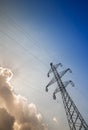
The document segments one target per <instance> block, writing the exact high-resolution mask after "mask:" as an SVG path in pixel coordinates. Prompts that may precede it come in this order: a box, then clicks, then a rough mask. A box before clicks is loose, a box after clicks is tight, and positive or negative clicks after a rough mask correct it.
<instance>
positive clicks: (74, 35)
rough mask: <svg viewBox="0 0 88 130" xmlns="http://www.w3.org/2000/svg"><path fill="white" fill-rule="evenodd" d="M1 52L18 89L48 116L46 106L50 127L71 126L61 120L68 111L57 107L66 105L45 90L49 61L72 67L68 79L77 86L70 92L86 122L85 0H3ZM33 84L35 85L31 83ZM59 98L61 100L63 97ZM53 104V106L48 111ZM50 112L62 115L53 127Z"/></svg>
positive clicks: (87, 14) (87, 50)
mask: <svg viewBox="0 0 88 130" xmlns="http://www.w3.org/2000/svg"><path fill="white" fill-rule="evenodd" d="M0 51H1V56H0V58H1V60H0V62H1V64H3V66H5V67H11V69H12V70H14V73H15V75H16V76H15V78H14V81H13V84H14V86H15V89H16V91H17V92H19V93H21V94H22V95H23V96H26V97H27V98H28V99H29V101H30V100H31V101H33V102H34V103H35V104H36V105H37V107H38V109H39V110H40V111H41V112H42V113H43V114H44V116H45V115H46V111H47V113H48V114H47V116H46V117H45V119H46V120H47V122H48V123H49V124H50V127H51V128H52V130H53V129H54V130H57V129H58V128H59V129H63V130H64V128H66V130H68V125H67V124H66V126H65V125H63V124H65V122H66V117H65V113H64V114H60V115H59V111H60V112H61V113H63V112H62V111H64V109H63V110H62V109H61V108H62V107H63V105H60V106H59V104H58V103H56V102H54V101H53V100H52V97H51V94H52V93H51V92H50V95H48V94H46V93H45V92H44V90H45V85H46V84H47V83H48V82H49V79H48V78H47V77H46V74H47V72H48V70H49V69H50V66H49V63H50V62H54V63H58V62H62V63H63V64H64V66H65V67H70V68H71V69H72V71H73V74H72V75H69V77H67V78H70V79H72V80H73V81H74V82H75V85H76V87H75V88H68V91H69V93H70V94H71V96H72V98H73V99H74V101H75V102H76V103H77V104H78V108H79V109H80V111H81V113H82V114H83V116H84V117H85V119H86V120H87V122H88V116H86V114H88V113H87V112H88V103H87V98H88V2H87V0H84V1H83V0H74V1H71V0H62V1H61V0H44V1H43V0H25V1H23V0H13V1H11V0H7V1H5V0H3V1H0ZM8 57H9V58H8ZM19 59H20V61H19ZM23 73H24V75H23ZM37 75H38V76H37ZM28 77H30V79H29V78H28ZM22 81H23V83H22ZM29 84H30V86H32V87H30V88H29V87H28V85H29ZM17 86H19V87H17ZM25 86H27V87H25ZM41 86H42V87H41ZM54 87H55V85H54ZM29 91H30V92H29ZM31 93H33V94H31ZM41 93H42V94H41ZM38 95H39V97H40V98H38ZM42 95H44V97H42ZM59 96H60V95H59ZM40 99H41V101H40ZM58 99H59V98H58ZM80 100H81V102H80ZM42 101H43V103H42ZM49 102H50V104H49ZM59 103H60V104H62V100H60V101H59ZM48 105H50V107H49V106H48ZM51 107H52V110H51V111H50V110H47V109H48V108H51ZM84 110H85V111H84ZM54 111H55V113H54ZM49 114H51V118H52V117H53V116H54V115H56V116H57V115H58V117H57V118H58V120H62V122H61V121H60V124H58V125H57V124H55V126H54V128H53V127H52V126H53V125H52V120H51V119H49V116H48V115H49ZM64 118H65V119H64ZM63 122H64V123H63ZM66 123H67V122H66ZM51 128H50V129H51Z"/></svg>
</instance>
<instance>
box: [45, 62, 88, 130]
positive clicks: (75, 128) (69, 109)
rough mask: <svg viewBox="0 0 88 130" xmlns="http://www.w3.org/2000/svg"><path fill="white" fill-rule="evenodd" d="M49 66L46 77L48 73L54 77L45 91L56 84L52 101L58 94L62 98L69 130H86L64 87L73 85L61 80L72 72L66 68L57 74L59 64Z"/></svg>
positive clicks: (85, 124) (87, 126) (86, 127)
mask: <svg viewBox="0 0 88 130" xmlns="http://www.w3.org/2000/svg"><path fill="white" fill-rule="evenodd" d="M50 66H51V69H50V70H49V72H48V74H47V76H48V77H49V75H50V73H53V74H54V77H53V78H52V80H51V81H50V82H49V83H48V85H47V86H46V91H48V87H49V86H50V85H51V84H53V83H55V82H57V88H56V89H55V91H54V92H53V99H56V94H57V93H58V92H61V96H62V100H63V104H64V108H65V112H66V115H67V120H68V124H69V127H70V130H88V125H87V123H86V122H85V120H84V119H83V117H82V115H81V113H80V112H79V110H78V108H77V107H76V105H75V104H74V102H73V100H72V99H71V97H70V95H69V93H68V92H67V90H66V87H67V86H68V85H69V84H71V85H72V86H74V83H73V82H72V81H71V80H69V81H64V82H63V81H62V79H61V78H62V77H63V76H64V75H65V73H66V72H68V71H69V72H70V73H71V72H72V71H71V70H70V68H68V69H66V70H63V71H61V72H59V73H58V71H57V68H58V67H59V66H62V64H61V63H59V64H56V65H53V63H50Z"/></svg>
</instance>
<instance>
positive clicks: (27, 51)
mask: <svg viewBox="0 0 88 130" xmlns="http://www.w3.org/2000/svg"><path fill="white" fill-rule="evenodd" d="M0 32H1V33H3V34H4V35H6V36H7V37H8V38H9V39H11V40H13V41H14V42H15V43H16V44H17V45H19V46H20V47H21V48H23V49H24V50H25V51H26V53H27V54H28V55H29V54H30V55H31V56H32V57H33V58H35V59H36V60H38V61H40V62H41V63H42V64H43V65H45V66H46V67H47V66H48V65H47V64H46V63H45V62H43V61H42V60H41V59H39V58H38V57H37V56H35V55H33V54H32V53H31V52H29V50H28V49H27V48H25V47H24V46H23V45H22V44H20V42H18V41H17V40H15V39H14V38H12V37H11V36H10V35H8V34H7V33H5V32H3V31H1V30H0Z"/></svg>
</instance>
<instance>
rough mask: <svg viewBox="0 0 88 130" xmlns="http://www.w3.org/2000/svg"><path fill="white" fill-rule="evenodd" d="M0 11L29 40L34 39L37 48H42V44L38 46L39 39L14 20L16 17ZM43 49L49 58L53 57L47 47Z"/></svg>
mask: <svg viewBox="0 0 88 130" xmlns="http://www.w3.org/2000/svg"><path fill="white" fill-rule="evenodd" d="M0 11H1V12H2V13H3V14H4V15H5V16H7V18H8V19H10V20H11V21H12V23H14V25H15V27H16V28H17V29H18V30H19V31H20V32H21V33H23V34H24V35H25V37H26V38H27V39H29V40H32V41H33V45H34V46H36V47H37V48H39V49H41V48H40V46H38V44H37V43H39V41H37V40H35V39H34V38H33V37H32V36H31V35H30V34H29V33H28V32H27V31H25V30H24V28H23V27H21V26H20V25H19V24H18V23H17V22H16V21H14V19H13V18H12V17H11V16H10V15H8V14H7V13H6V12H5V11H4V12H3V11H2V10H1V9H0ZM43 51H44V52H45V53H46V54H47V56H48V58H49V59H50V60H51V59H52V57H51V56H50V55H49V53H48V52H47V51H46V49H44V47H43Z"/></svg>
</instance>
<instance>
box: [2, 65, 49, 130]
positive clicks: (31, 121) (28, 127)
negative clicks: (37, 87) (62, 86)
mask: <svg viewBox="0 0 88 130" xmlns="http://www.w3.org/2000/svg"><path fill="white" fill-rule="evenodd" d="M12 75H13V74H12V72H11V71H10V70H9V69H6V68H3V67H0V102H3V103H1V105H2V106H0V107H1V108H0V115H1V116H0V117H1V118H0V122H1V124H0V128H1V129H3V130H4V129H5V128H8V130H48V127H47V125H45V124H44V123H43V122H42V115H41V114H40V113H38V111H37V108H36V105H35V104H33V103H30V104H28V102H27V99H26V98H24V97H22V96H21V95H16V94H15V93H14V91H13V87H12V86H11V84H10V80H11V78H12ZM2 117H3V118H2ZM4 117H5V118H4ZM10 122H11V123H10ZM5 123H6V124H7V126H6V127H5V125H4V124H5Z"/></svg>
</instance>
